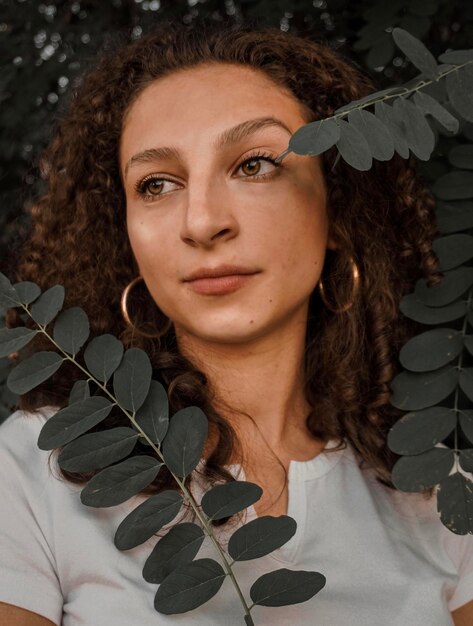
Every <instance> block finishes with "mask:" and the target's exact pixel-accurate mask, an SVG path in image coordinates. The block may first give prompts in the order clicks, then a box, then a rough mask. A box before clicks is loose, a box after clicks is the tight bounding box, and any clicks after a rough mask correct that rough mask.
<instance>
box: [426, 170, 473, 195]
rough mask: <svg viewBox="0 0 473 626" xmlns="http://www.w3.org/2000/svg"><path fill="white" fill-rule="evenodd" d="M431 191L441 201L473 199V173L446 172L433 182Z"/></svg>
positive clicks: (462, 171)
mask: <svg viewBox="0 0 473 626" xmlns="http://www.w3.org/2000/svg"><path fill="white" fill-rule="evenodd" d="M432 191H433V192H434V194H435V195H436V196H437V198H440V199H441V200H462V199H464V198H473V172H468V171H467V170H457V171H453V172H448V174H444V175H443V176H441V177H440V178H439V179H438V180H436V181H435V183H434V184H433V185H432Z"/></svg>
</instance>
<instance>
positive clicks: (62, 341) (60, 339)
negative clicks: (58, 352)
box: [53, 306, 90, 356]
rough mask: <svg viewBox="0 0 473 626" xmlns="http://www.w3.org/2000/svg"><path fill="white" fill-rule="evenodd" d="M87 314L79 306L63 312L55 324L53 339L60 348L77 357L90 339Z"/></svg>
mask: <svg viewBox="0 0 473 626" xmlns="http://www.w3.org/2000/svg"><path fill="white" fill-rule="evenodd" d="M89 332H90V326H89V318H88V317H87V314H86V312H85V311H84V310H83V309H81V308H80V307H78V306H75V307H72V308H70V309H66V310H65V311H63V312H62V313H61V314H60V315H59V316H58V317H57V318H56V321H55V322H54V328H53V339H54V341H55V342H56V343H57V344H58V345H59V347H60V348H62V349H63V350H64V352H67V353H68V354H72V356H75V355H76V354H77V353H78V352H79V350H80V349H81V348H82V346H83V345H84V343H85V342H86V341H87V339H88V337H89Z"/></svg>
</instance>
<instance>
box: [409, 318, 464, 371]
mask: <svg viewBox="0 0 473 626" xmlns="http://www.w3.org/2000/svg"><path fill="white" fill-rule="evenodd" d="M462 350H463V334H462V331H460V330H454V329H453V328H434V329H433V330H427V331H426V332H424V333H421V334H420V335H417V336H415V337H412V339H410V340H409V341H408V342H407V343H406V344H405V345H404V346H403V347H402V349H401V351H400V353H399V361H400V363H401V365H402V366H403V367H405V368H406V369H408V370H410V371H411V372H430V371H432V370H436V369H439V368H440V367H442V366H444V365H446V364H447V363H450V361H452V360H453V359H455V358H456V357H457V356H458V355H459V354H460V352H461V351H462Z"/></svg>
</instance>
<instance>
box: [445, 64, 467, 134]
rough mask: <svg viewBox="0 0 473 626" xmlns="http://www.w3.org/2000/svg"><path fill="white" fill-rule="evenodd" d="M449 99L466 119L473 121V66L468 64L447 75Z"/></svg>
mask: <svg viewBox="0 0 473 626" xmlns="http://www.w3.org/2000/svg"><path fill="white" fill-rule="evenodd" d="M445 80H446V83H445V84H446V87H447V93H448V99H449V100H450V102H451V103H452V106H453V108H454V109H455V110H456V111H457V113H459V114H460V115H461V116H462V117H463V118H464V119H465V120H467V121H469V122H473V67H472V66H471V65H467V66H465V67H463V68H462V69H458V70H455V71H454V72H450V74H447V76H446V77H445Z"/></svg>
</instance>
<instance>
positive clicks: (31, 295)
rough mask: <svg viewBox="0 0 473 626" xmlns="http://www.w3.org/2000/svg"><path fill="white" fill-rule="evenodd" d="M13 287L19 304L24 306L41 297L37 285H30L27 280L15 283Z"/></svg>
mask: <svg viewBox="0 0 473 626" xmlns="http://www.w3.org/2000/svg"><path fill="white" fill-rule="evenodd" d="M13 287H14V289H15V291H16V293H17V294H18V298H19V300H20V302H21V303H22V304H24V305H25V306H27V305H28V304H31V303H32V302H33V301H34V300H36V298H38V297H39V296H40V295H41V289H40V287H39V285H37V284H36V283H32V282H31V281H29V280H25V281H22V282H20V283H15V284H14V285H13Z"/></svg>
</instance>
